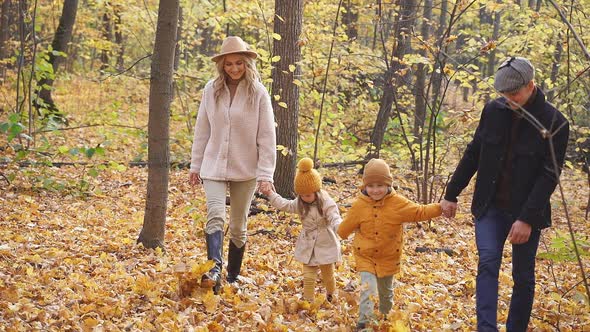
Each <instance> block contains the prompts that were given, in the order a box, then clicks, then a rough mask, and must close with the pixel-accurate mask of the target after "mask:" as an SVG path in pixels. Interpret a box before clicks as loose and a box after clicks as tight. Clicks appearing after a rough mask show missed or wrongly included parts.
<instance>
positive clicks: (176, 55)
mask: <svg viewBox="0 0 590 332" xmlns="http://www.w3.org/2000/svg"><path fill="white" fill-rule="evenodd" d="M183 20H184V17H183V16H182V6H180V7H179V8H178V28H177V29H176V48H175V49H174V71H177V70H178V64H179V63H180V41H181V40H182V23H183Z"/></svg>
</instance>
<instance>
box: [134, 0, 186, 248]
mask: <svg viewBox="0 0 590 332" xmlns="http://www.w3.org/2000/svg"><path fill="white" fill-rule="evenodd" d="M178 12H179V0H161V1H160V5H159V9H158V25H157V28H156V40H155V42H154V52H153V55H152V66H151V77H150V97H149V120H148V183H147V197H146V204H145V215H144V218H143V227H142V229H141V233H140V234H139V238H138V239H137V243H142V244H143V245H144V247H146V248H156V247H161V248H163V247H164V231H165V226H166V207H167V204H168V169H169V157H170V156H169V138H170V137H169V134H170V132H169V130H170V129H169V121H170V103H171V101H172V96H173V77H172V76H173V75H174V53H175V50H176V36H177V32H176V29H177V26H178Z"/></svg>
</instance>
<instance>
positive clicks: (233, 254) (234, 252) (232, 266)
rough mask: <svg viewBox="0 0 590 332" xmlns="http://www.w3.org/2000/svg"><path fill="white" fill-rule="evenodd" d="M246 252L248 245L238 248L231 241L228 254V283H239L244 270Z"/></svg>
mask: <svg viewBox="0 0 590 332" xmlns="http://www.w3.org/2000/svg"><path fill="white" fill-rule="evenodd" d="M244 251H246V244H245V243H244V245H243V246H242V247H241V248H238V247H237V246H236V245H235V244H234V242H233V241H232V240H229V250H228V252H227V282H229V283H234V282H236V281H238V276H239V275H240V270H241V269H242V259H243V258H244Z"/></svg>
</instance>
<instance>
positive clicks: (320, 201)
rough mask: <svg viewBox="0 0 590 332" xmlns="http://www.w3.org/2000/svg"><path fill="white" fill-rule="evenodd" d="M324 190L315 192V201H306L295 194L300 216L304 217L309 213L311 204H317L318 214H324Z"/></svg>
mask: <svg viewBox="0 0 590 332" xmlns="http://www.w3.org/2000/svg"><path fill="white" fill-rule="evenodd" d="M324 200H325V198H324V191H323V190H320V191H316V192H315V201H314V202H313V203H306V202H304V201H303V200H302V199H301V196H299V195H297V211H298V212H299V214H300V215H301V218H305V217H306V216H307V214H308V213H309V210H310V208H311V205H312V204H314V203H315V204H317V207H318V212H319V214H320V216H323V215H324Z"/></svg>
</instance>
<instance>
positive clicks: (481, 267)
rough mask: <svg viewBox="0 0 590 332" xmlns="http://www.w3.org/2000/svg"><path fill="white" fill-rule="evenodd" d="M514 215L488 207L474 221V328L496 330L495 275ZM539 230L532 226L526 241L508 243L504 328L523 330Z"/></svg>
mask: <svg viewBox="0 0 590 332" xmlns="http://www.w3.org/2000/svg"><path fill="white" fill-rule="evenodd" d="M513 222H514V218H513V217H512V216H511V215H510V214H508V213H506V212H504V211H502V210H499V209H496V208H493V207H492V208H490V209H489V210H488V211H487V212H486V213H485V214H484V215H483V216H482V217H481V218H479V219H478V220H476V222H475V241H476V244H477V251H478V254H479V264H478V266H477V279H476V296H475V298H476V309H477V330H478V331H498V327H497V315H498V313H497V312H498V275H499V271H500V265H501V263H502V251H503V250H504V242H506V238H507V236H508V233H509V232H510V228H511V227H512V223H513ZM540 234H541V232H540V231H539V230H535V229H533V230H532V231H531V236H530V238H529V240H528V241H527V242H526V243H523V244H513V245H512V279H513V281H514V286H513V288H512V298H511V300H510V311H509V312H508V320H507V322H506V330H507V331H508V332H520V331H526V329H527V326H528V323H529V319H530V316H531V310H532V307H533V298H534V295H535V256H536V254H537V247H538V246H539V237H540Z"/></svg>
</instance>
